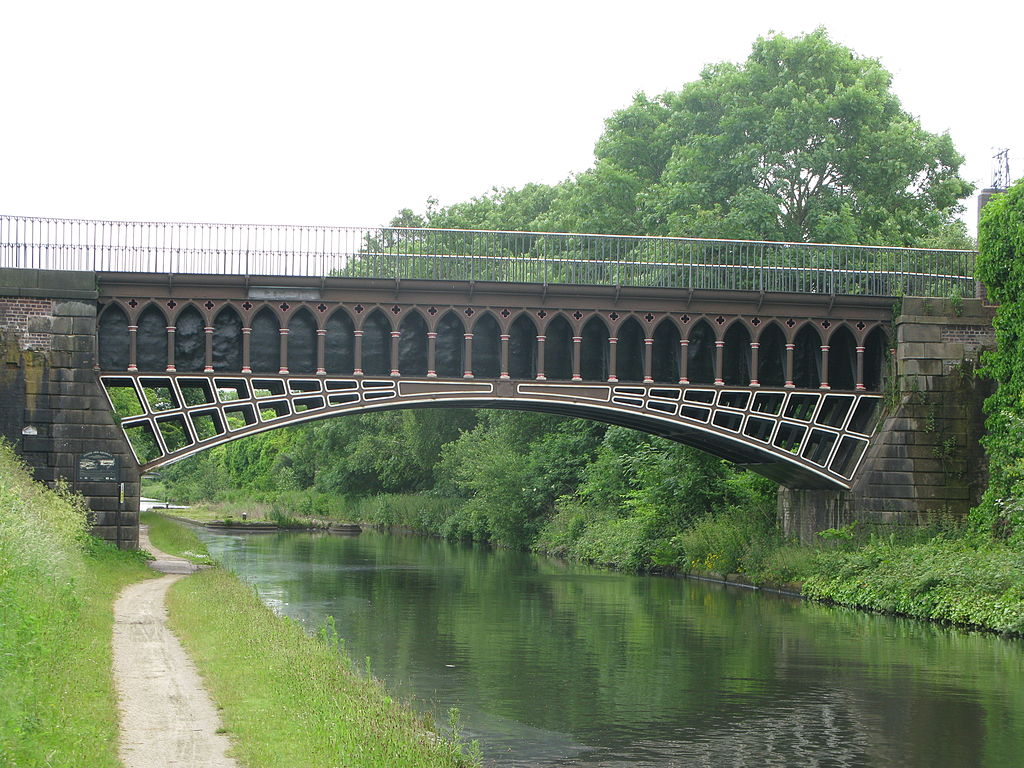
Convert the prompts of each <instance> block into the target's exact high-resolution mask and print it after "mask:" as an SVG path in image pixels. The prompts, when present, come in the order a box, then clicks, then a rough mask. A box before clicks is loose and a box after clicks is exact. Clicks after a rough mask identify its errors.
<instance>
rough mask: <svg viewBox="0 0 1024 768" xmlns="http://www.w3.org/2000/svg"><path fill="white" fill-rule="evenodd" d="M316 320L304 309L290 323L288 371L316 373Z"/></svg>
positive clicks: (293, 316)
mask: <svg viewBox="0 0 1024 768" xmlns="http://www.w3.org/2000/svg"><path fill="white" fill-rule="evenodd" d="M316 368H317V365H316V320H315V319H313V315H311V314H310V313H309V310H308V309H306V308H305V307H302V308H301V309H299V311H297V312H296V313H295V314H294V315H292V317H291V320H289V321H288V370H289V372H291V373H316Z"/></svg>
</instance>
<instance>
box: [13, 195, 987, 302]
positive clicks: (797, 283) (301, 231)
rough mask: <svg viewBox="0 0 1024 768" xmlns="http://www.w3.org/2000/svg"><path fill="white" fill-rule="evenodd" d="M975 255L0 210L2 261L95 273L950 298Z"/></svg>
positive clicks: (967, 291)
mask: <svg viewBox="0 0 1024 768" xmlns="http://www.w3.org/2000/svg"><path fill="white" fill-rule="evenodd" d="M975 256H976V253H975V252H974V251H967V250H947V249H937V248H907V247H903V246H878V245H842V244H834V243H795V242H778V241H769V240H724V239H711V238H694V237H665V236H651V235H602V234H588V233H582V232H532V231H503V230H490V229H430V228H418V227H367V228H361V227H334V226H303V225H269V224H200V223H192V222H144V221H116V220H103V219H57V218H35V217H25V216H8V215H2V214H0V267H15V268H18V267H20V268H33V269H56V270H71V271H75V270H77V271H81V270H88V271H94V272H138V273H158V274H162V273H179V274H180V273H193V274H210V275H217V274H219V275H262V276H266V277H269V276H273V275H291V276H297V277H298V276H305V277H317V278H323V277H359V278H375V279H388V280H391V279H394V280H435V281H437V280H441V281H472V282H516V283H543V284H545V285H546V284H548V283H554V284H568V285H591V286H637V287H657V288H683V289H689V290H693V289H713V290H754V291H761V292H769V291H770V292H789V293H793V292H796V293H799V292H811V293H829V294H833V295H836V294H844V295H845V294H862V295H871V296H897V295H915V296H948V295H951V294H952V293H954V292H956V293H958V294H960V295H973V292H974V287H973V272H974V260H975Z"/></svg>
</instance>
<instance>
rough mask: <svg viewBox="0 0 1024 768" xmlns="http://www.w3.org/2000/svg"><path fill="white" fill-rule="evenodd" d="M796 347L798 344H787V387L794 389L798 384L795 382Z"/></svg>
mask: <svg viewBox="0 0 1024 768" xmlns="http://www.w3.org/2000/svg"><path fill="white" fill-rule="evenodd" d="M794 349H796V344H787V345H786V383H785V385H784V386H785V387H786V389H793V387H795V386H796V385H795V384H794V383H793V350H794Z"/></svg>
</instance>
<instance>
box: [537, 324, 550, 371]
mask: <svg viewBox="0 0 1024 768" xmlns="http://www.w3.org/2000/svg"><path fill="white" fill-rule="evenodd" d="M547 338H548V337H547V336H543V335H541V336H538V337H537V381H546V380H547V378H548V377H547V376H545V375H544V342H545V341H546V340H547Z"/></svg>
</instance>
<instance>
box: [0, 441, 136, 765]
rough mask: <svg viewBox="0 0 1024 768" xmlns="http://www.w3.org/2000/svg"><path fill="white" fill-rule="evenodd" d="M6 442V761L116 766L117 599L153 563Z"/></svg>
mask: <svg viewBox="0 0 1024 768" xmlns="http://www.w3.org/2000/svg"><path fill="white" fill-rule="evenodd" d="M87 524H88V512H87V510H86V508H85V506H84V504H83V502H82V500H81V498H80V497H75V496H72V495H71V494H69V493H67V492H66V491H62V490H58V491H51V490H49V489H47V488H45V487H44V486H41V485H39V484H37V483H34V482H33V481H32V479H31V477H30V475H29V473H28V471H27V470H26V469H25V468H24V467H23V466H22V464H21V463H20V461H19V460H18V459H17V457H16V456H15V455H14V453H13V451H12V450H11V448H10V447H9V446H8V445H7V444H5V443H2V442H0V766H4V768H7V767H8V766H54V767H56V766H68V767H69V768H70V767H74V768H78V767H79V766H85V765H88V766H91V767H95V768H105V767H106V766H111V767H113V766H119V765H120V762H119V761H118V759H117V710H116V699H115V695H114V690H113V680H112V673H111V659H110V639H111V631H112V626H113V609H112V606H113V601H114V598H115V597H116V595H117V594H118V592H120V590H121V588H122V587H124V586H125V585H126V584H128V583H131V582H132V581H136V580H138V579H141V578H145V577H146V575H147V574H149V573H150V572H149V571H148V569H146V568H145V567H144V565H143V560H142V558H141V557H140V556H138V555H137V554H135V553H128V552H120V551H118V550H116V549H114V548H113V547H111V546H110V545H107V544H105V543H102V542H99V541H97V540H95V539H92V538H90V537H89V536H88V535H87V530H88V529H87Z"/></svg>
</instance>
